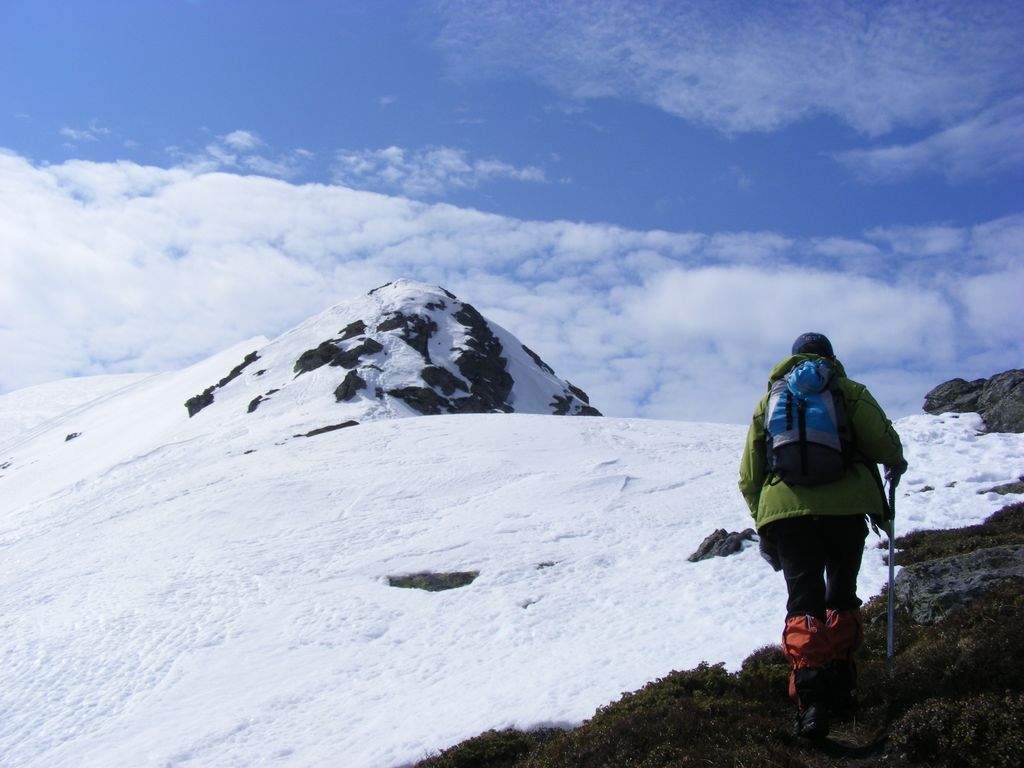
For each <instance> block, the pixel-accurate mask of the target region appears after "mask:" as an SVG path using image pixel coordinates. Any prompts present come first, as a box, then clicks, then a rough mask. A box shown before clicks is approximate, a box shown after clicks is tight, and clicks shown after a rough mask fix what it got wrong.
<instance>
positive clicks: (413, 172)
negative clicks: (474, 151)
mask: <svg viewBox="0 0 1024 768" xmlns="http://www.w3.org/2000/svg"><path fill="white" fill-rule="evenodd" d="M334 179H335V181H337V182H339V183H341V184H346V185H348V186H352V187H359V188H361V189H374V190H380V191H387V192H399V193H401V194H403V195H408V196H409V197H439V196H441V195H443V194H444V193H445V192H448V191H450V190H453V189H473V188H475V187H477V186H479V185H480V184H482V183H484V182H487V181H493V180H495V179H511V180H513V181H526V182H538V183H543V182H546V181H547V179H546V177H545V174H544V170H543V169H542V168H538V167H537V166H533V165H527V166H522V167H518V166H515V165H511V164H510V163H506V162H503V161H501V160H496V159H494V158H483V159H473V158H471V157H470V156H469V153H467V152H466V151H465V150H462V149H455V148H452V147H428V148H426V149H421V150H410V149H404V148H402V147H394V146H392V147H386V148H384V149H364V150H344V151H341V152H339V153H338V154H337V156H336V159H335V164H334Z"/></svg>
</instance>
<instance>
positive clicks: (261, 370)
mask: <svg viewBox="0 0 1024 768" xmlns="http://www.w3.org/2000/svg"><path fill="white" fill-rule="evenodd" d="M266 372H267V369H266V368H260V369H259V370H258V371H256V373H254V374H253V376H262V375H263V374H264V373H266Z"/></svg>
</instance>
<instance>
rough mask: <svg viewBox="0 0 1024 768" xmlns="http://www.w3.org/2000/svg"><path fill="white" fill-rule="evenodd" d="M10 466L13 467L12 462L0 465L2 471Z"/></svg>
mask: <svg viewBox="0 0 1024 768" xmlns="http://www.w3.org/2000/svg"><path fill="white" fill-rule="evenodd" d="M9 466H11V462H9V461H5V462H4V463H3V464H0V469H7V468H8V467H9Z"/></svg>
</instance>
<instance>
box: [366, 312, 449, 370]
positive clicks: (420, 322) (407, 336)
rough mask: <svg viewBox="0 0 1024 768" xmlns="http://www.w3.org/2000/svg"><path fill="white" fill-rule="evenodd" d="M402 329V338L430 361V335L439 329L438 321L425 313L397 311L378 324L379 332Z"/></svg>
mask: <svg viewBox="0 0 1024 768" xmlns="http://www.w3.org/2000/svg"><path fill="white" fill-rule="evenodd" d="M399 328H401V329H402V333H401V334H399V335H400V337H401V338H402V340H403V341H404V342H405V343H406V344H408V345H409V346H410V347H412V348H413V349H415V350H416V351H417V352H419V353H420V355H421V356H422V357H423V359H424V360H426V361H427V362H428V363H429V362H430V350H429V345H430V337H431V336H433V335H434V333H435V332H436V331H437V323H435V322H434V321H433V320H432V319H430V318H429V317H424V316H423V315H404V314H402V313H401V312H395V313H394V314H393V315H392V316H391V317H389V318H388V319H387V320H385V321H384V322H382V323H381V324H380V325H378V326H377V331H378V332H384V331H394V330H398V329H399Z"/></svg>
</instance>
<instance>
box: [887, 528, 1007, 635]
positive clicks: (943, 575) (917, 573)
mask: <svg viewBox="0 0 1024 768" xmlns="http://www.w3.org/2000/svg"><path fill="white" fill-rule="evenodd" d="M1005 581H1018V582H1021V583H1024V545H1022V544H1016V545H1014V544H1010V545H1005V546H999V547H988V548H986V549H979V550H976V551H974V552H969V553H967V554H962V555H954V556H952V557H943V558H939V559H935V560H926V561H924V562H921V563H915V564H914V565H908V566H906V567H904V568H903V569H902V570H901V571H900V573H899V575H898V576H897V577H896V584H895V592H896V602H897V605H899V606H900V607H902V608H904V609H906V611H907V612H908V613H909V614H910V616H911V618H913V619H914V621H916V622H917V623H918V624H932V623H934V622H936V621H938V620H940V619H942V618H944V617H945V616H946V615H947V614H948V613H950V612H951V611H953V610H954V609H956V608H960V607H962V606H964V605H967V604H968V603H970V602H971V601H973V600H975V599H977V598H978V597H981V596H982V595H984V594H985V593H986V592H988V591H989V590H990V589H992V588H993V587H994V586H995V585H997V584H999V583H1000V582H1005Z"/></svg>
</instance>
